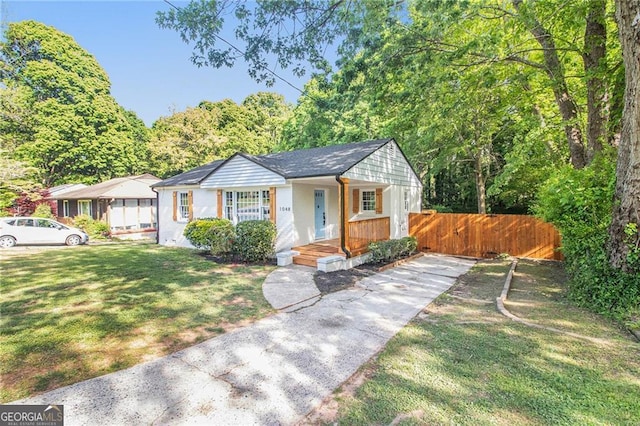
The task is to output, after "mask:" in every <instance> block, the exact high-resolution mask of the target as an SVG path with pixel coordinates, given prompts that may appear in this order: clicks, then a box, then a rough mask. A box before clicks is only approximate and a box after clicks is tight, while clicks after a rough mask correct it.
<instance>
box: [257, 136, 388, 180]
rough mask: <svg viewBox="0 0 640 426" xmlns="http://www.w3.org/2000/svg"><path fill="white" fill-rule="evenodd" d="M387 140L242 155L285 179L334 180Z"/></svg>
mask: <svg viewBox="0 0 640 426" xmlns="http://www.w3.org/2000/svg"><path fill="white" fill-rule="evenodd" d="M391 140H392V139H377V140H372V141H367V142H357V143H350V144H345V145H331V146H323V147H321V148H311V149H301V150H298V151H289V152H278V153H275V154H266V155H259V156H251V155H245V157H247V158H249V159H251V160H253V161H255V162H256V163H257V164H260V165H261V166H263V167H266V168H268V169H269V170H271V171H273V172H275V173H278V174H279V175H281V176H282V177H284V178H285V179H293V178H303V177H316V176H335V175H341V174H343V173H345V172H346V171H347V170H349V169H350V168H352V167H353V166H355V165H356V164H358V163H359V162H360V161H362V160H364V159H365V157H367V156H368V155H370V154H371V153H373V152H374V151H376V150H378V149H379V148H380V147H381V146H383V145H384V144H386V143H387V142H389V141H391Z"/></svg>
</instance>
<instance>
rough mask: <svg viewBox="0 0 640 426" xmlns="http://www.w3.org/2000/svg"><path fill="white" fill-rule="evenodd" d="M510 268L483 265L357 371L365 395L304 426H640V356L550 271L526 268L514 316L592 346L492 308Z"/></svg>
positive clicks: (519, 277) (512, 306)
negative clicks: (573, 299)
mask: <svg viewBox="0 0 640 426" xmlns="http://www.w3.org/2000/svg"><path fill="white" fill-rule="evenodd" d="M509 266H510V263H509V262H504V261H483V262H480V263H479V264H478V265H477V266H476V267H474V268H473V269H472V271H471V272H470V273H469V274H467V275H466V276H464V277H462V278H461V279H460V280H459V281H458V282H457V283H456V284H455V285H454V286H453V287H452V288H451V289H450V290H449V291H448V292H447V293H445V294H444V295H442V296H441V297H440V298H438V299H437V300H436V302H435V303H434V304H432V305H430V306H429V307H428V308H427V309H426V310H425V311H424V312H422V313H421V314H420V315H419V316H418V317H417V318H416V319H415V320H414V321H413V322H412V323H411V324H410V325H409V326H407V327H405V328H404V329H403V330H402V331H401V332H400V333H399V334H398V335H397V336H396V337H394V338H393V339H392V340H391V341H390V342H389V344H388V345H387V346H386V348H385V349H384V350H383V352H382V353H381V354H380V355H379V356H378V357H377V359H375V360H374V361H372V362H370V363H369V364H368V365H366V366H365V367H363V368H362V369H361V371H360V373H359V376H358V377H356V379H355V381H358V382H361V383H362V384H361V385H360V384H358V385H355V386H350V384H347V385H346V386H345V387H344V388H343V389H342V390H340V391H339V392H337V393H336V394H335V395H334V401H333V402H332V403H330V404H328V405H326V406H325V407H324V408H323V409H321V410H318V412H316V413H315V415H314V416H312V417H310V418H308V419H307V421H308V422H310V423H314V424H316V423H323V422H330V423H333V422H336V421H337V422H338V424H362V425H365V424H407V425H409V424H428V425H438V424H460V425H514V424H517V425H605V424H607V425H609V424H611V425H613V424H615V425H637V424H640V344H639V343H638V342H637V341H635V340H634V339H633V338H632V337H631V336H630V335H629V334H628V333H627V332H625V331H624V330H622V329H620V328H618V327H617V326H616V325H615V324H614V323H612V322H609V321H607V320H606V319H603V318H601V317H598V316H596V315H593V314H590V313H588V312H586V311H584V310H582V309H578V308H575V307H573V306H571V305H570V304H569V303H568V302H567V301H566V299H565V287H564V280H565V278H564V272H563V270H562V268H561V267H560V266H558V265H557V264H553V263H537V262H533V261H520V263H519V266H518V269H517V271H516V274H515V277H514V281H513V285H512V290H511V292H510V294H509V298H508V302H507V304H506V307H507V309H509V310H510V311H511V312H512V313H514V314H515V315H518V316H520V317H521V318H523V319H526V320H528V321H530V322H534V323H537V324H540V325H543V326H547V327H553V328H559V329H562V330H566V331H569V332H572V333H576V334H580V335H583V336H586V337H589V338H590V339H592V340H589V339H582V338H576V337H571V336H568V335H564V334H558V333H554V332H551V331H547V330H542V329H537V328H532V327H527V326H525V325H522V324H519V323H516V322H514V321H512V320H510V319H508V318H505V317H504V316H502V315H501V314H499V313H498V312H497V310H496V304H495V298H496V297H497V296H499V295H500V292H501V290H502V286H503V284H504V280H505V276H506V273H507V271H508V269H509ZM351 387H353V388H355V390H353V389H350V388H351ZM326 413H328V414H326ZM336 413H337V414H336Z"/></svg>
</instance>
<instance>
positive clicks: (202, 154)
mask: <svg viewBox="0 0 640 426" xmlns="http://www.w3.org/2000/svg"><path fill="white" fill-rule="evenodd" d="M288 114H289V106H288V105H287V104H286V103H285V101H284V97H282V96H281V95H276V94H274V93H264V92H262V93H258V94H254V95H250V96H248V97H247V98H246V99H245V100H244V102H243V103H242V105H237V104H236V103H235V102H233V101H231V100H228V99H226V100H223V101H220V102H208V101H203V102H201V103H200V105H198V106H197V107H195V108H187V110H185V111H182V112H176V113H174V114H173V115H171V116H169V117H163V118H160V119H158V120H157V121H156V122H155V123H153V126H152V129H151V138H150V141H149V152H150V163H151V166H150V167H151V170H152V171H153V172H154V173H155V174H156V175H157V176H160V177H168V176H172V175H175V174H177V173H181V172H183V171H185V170H188V169H191V168H193V167H197V166H200V165H202V164H204V163H207V162H210V161H213V160H217V159H224V158H228V157H230V156H231V155H233V154H235V153H236V152H239V151H240V152H245V153H247V154H265V153H267V152H271V151H272V150H273V148H274V147H275V146H276V144H277V143H278V142H279V140H280V138H281V128H282V121H283V120H284V119H285V118H286V117H287V116H288Z"/></svg>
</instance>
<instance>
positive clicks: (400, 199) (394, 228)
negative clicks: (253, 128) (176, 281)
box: [152, 139, 422, 271]
mask: <svg viewBox="0 0 640 426" xmlns="http://www.w3.org/2000/svg"><path fill="white" fill-rule="evenodd" d="M152 187H153V189H154V190H155V191H156V192H157V193H158V242H159V243H160V244H163V245H174V246H182V247H191V244H190V243H189V241H188V240H187V239H186V238H185V237H184V235H183V231H184V228H185V225H186V224H187V223H188V222H189V221H190V220H192V219H196V218H205V217H223V218H227V219H229V220H231V221H233V222H234V223H238V222H241V221H244V220H255V219H258V220H260V219H264V220H271V221H273V222H274V223H275V224H276V227H277V239H276V252H277V256H278V264H280V265H286V264H289V263H291V262H292V261H293V262H294V263H300V264H306V265H311V266H316V265H317V267H318V269H321V270H325V271H328V270H336V269H344V268H348V267H351V266H353V265H355V264H357V263H360V262H359V261H358V256H359V255H361V254H363V253H365V252H366V251H367V245H368V243H369V242H371V241H378V240H386V239H390V238H392V239H393V238H401V237H405V236H407V235H408V220H409V213H411V212H419V211H420V208H421V194H422V184H421V183H420V179H419V177H418V176H417V174H416V173H415V171H414V170H413V168H412V167H411V165H410V164H409V162H408V161H407V158H406V157H405V155H404V154H403V152H402V150H401V149H400V147H399V146H398V144H397V143H396V142H395V140H394V139H378V140H371V141H367V142H359V143H351V144H345V145H334V146H327V147H322V148H312V149H304V150H298V151H291V152H280V153H274V154H266V155H258V156H254V155H247V154H243V153H237V154H235V155H233V156H231V157H230V158H228V159H227V160H217V161H213V162H211V163H208V164H205V165H203V166H200V167H197V168H195V169H192V170H189V171H187V172H184V173H182V174H179V175H177V176H174V177H171V178H169V179H166V180H163V181H161V182H158V183H156V184H154V185H153V186H152Z"/></svg>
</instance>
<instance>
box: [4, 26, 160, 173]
mask: <svg viewBox="0 0 640 426" xmlns="http://www.w3.org/2000/svg"><path fill="white" fill-rule="evenodd" d="M4 40H5V41H4V42H3V43H2V44H0V62H1V65H2V66H1V67H0V80H1V82H2V84H3V85H4V86H5V87H6V88H5V89H3V91H2V104H3V105H7V106H8V113H7V114H3V115H2V120H0V132H2V133H1V136H2V141H3V148H6V149H9V150H10V151H11V152H10V154H11V156H12V157H13V158H15V159H16V160H21V161H23V162H25V163H27V164H29V165H31V166H33V167H35V168H37V170H38V172H39V179H40V181H41V182H42V183H43V184H44V185H45V186H49V185H55V184H60V183H65V182H69V181H75V182H85V183H96V182H99V181H103V180H106V179H110V178H112V177H116V176H123V175H127V174H135V173H138V172H141V171H143V170H144V169H145V166H146V164H145V163H146V156H147V152H146V127H145V126H144V124H143V123H142V122H141V121H140V120H139V119H137V117H135V114H133V113H131V112H127V111H125V110H124V109H123V108H122V107H121V106H119V105H118V104H117V103H116V101H115V100H114V99H113V97H112V96H111V94H110V85H111V83H110V82H109V78H108V76H107V74H106V73H105V71H104V70H103V69H102V68H101V67H100V65H99V64H98V62H97V61H96V60H95V58H94V57H93V56H92V55H90V54H89V53H88V52H86V51H85V50H84V49H82V48H81V47H80V46H79V45H78V44H77V43H76V42H75V40H73V38H71V37H70V36H68V35H66V34H64V33H62V32H60V31H58V30H56V29H55V28H53V27H49V26H46V25H44V24H41V23H38V22H35V21H23V22H15V23H11V24H9V25H8V27H7V30H6V32H5V34H4Z"/></svg>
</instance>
